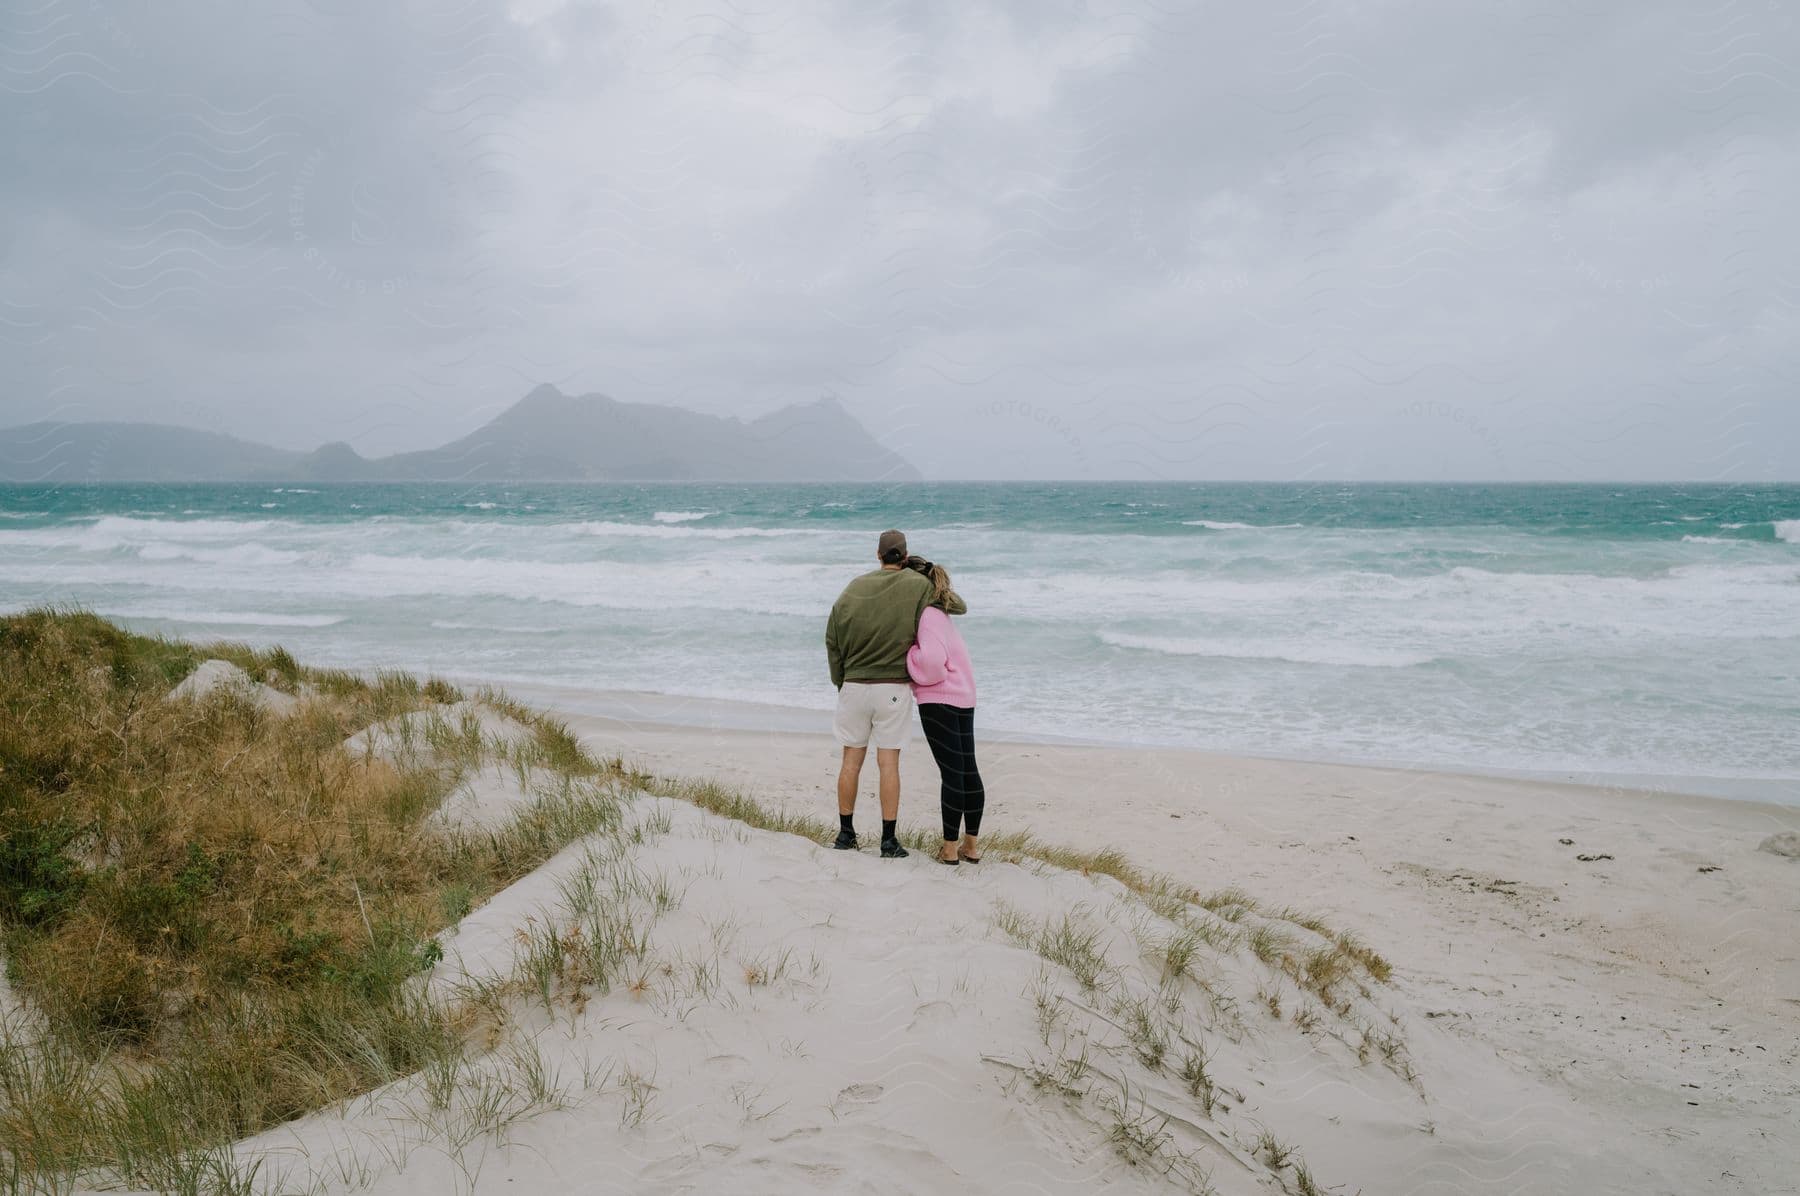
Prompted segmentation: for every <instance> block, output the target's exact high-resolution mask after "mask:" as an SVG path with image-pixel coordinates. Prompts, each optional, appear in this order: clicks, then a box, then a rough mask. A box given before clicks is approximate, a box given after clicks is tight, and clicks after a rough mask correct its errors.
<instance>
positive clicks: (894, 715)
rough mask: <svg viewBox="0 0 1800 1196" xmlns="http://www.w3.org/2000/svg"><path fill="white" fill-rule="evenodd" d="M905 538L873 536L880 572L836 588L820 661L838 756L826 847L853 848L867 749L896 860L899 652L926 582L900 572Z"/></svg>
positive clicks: (901, 710)
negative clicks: (827, 673)
mask: <svg viewBox="0 0 1800 1196" xmlns="http://www.w3.org/2000/svg"><path fill="white" fill-rule="evenodd" d="M906 555H907V554H906V536H905V535H904V534H903V533H901V532H897V531H885V532H882V533H881V539H880V540H879V541H878V542H877V544H876V549H875V556H876V559H877V560H878V561H880V563H881V568H879V569H876V570H875V571H874V572H872V573H865V574H863V575H862V576H861V577H858V578H856V579H855V580H854V581H852V582H851V583H850V584H849V585H847V586H845V587H844V592H843V593H842V594H841V595H839V596H838V600H837V602H836V603H835V604H833V606H832V608H831V617H830V618H829V619H827V620H826V621H825V658H826V661H827V663H828V664H829V665H830V666H831V683H832V684H833V685H835V686H837V690H838V701H837V714H836V716H835V718H834V720H833V725H834V729H835V730H836V731H837V737H838V742H839V743H840V744H842V745H843V748H844V758H843V762H842V763H841V764H840V765H839V767H838V837H837V842H836V843H835V844H833V846H835V847H837V848H838V849H839V850H841V851H850V850H854V849H855V847H856V829H855V827H854V825H853V822H852V819H853V816H854V815H855V813H856V787H857V783H858V781H859V780H860V779H861V777H862V766H863V760H864V759H866V758H867V756H868V754H869V744H870V742H871V741H873V742H874V744H875V767H876V769H877V770H878V771H879V773H880V776H881V855H882V858H883V859H903V858H905V856H906V848H904V847H902V846H900V841H899V839H898V838H896V837H895V834H894V823H895V820H896V819H898V818H899V816H900V749H901V748H902V747H903V746H905V744H906V741H907V739H908V738H909V737H910V735H911V733H912V710H913V696H912V684H911V682H912V678H911V677H910V676H909V675H908V674H907V671H906V653H907V651H908V650H909V649H910V648H911V647H912V646H913V641H914V639H915V638H916V637H917V635H918V631H919V615H920V614H922V613H923V612H924V610H925V606H926V604H927V603H929V602H930V601H931V594H932V589H931V582H930V581H929V580H927V579H926V578H925V577H924V576H923V575H922V574H920V573H916V572H914V571H913V570H911V569H908V568H906V567H905V562H906Z"/></svg>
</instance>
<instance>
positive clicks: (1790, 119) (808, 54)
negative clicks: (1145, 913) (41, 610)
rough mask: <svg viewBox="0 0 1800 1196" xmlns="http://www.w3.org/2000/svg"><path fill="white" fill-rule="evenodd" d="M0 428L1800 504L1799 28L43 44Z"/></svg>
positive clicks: (231, 26) (1761, 19)
mask: <svg viewBox="0 0 1800 1196" xmlns="http://www.w3.org/2000/svg"><path fill="white" fill-rule="evenodd" d="M10 20H11V24H10V25H9V26H7V27H4V28H0V47H4V49H3V50H0V65H4V66H5V67H7V68H8V69H7V73H6V74H5V75H4V76H3V77H0V86H4V87H6V88H8V89H9V90H10V91H11V92H12V93H13V95H12V96H10V97H9V99H11V100H16V101H18V105H17V107H18V110H19V111H20V112H21V115H20V116H19V117H18V118H16V119H14V120H13V121H12V123H11V124H10V125H9V126H8V127H7V130H6V132H5V134H4V142H0V157H3V158H4V160H5V161H8V162H12V163H17V164H18V165H19V167H20V169H19V170H18V171H16V172H14V173H12V174H11V175H9V179H8V183H7V186H6V189H5V192H4V193H3V194H0V211H3V212H4V213H5V214H6V227H7V228H8V230H9V233H8V236H7V237H6V238H4V239H0V255H3V256H0V318H3V319H4V322H0V353H3V354H4V355H5V357H6V358H7V364H8V368H7V369H6V371H5V374H6V376H7V378H8V385H7V387H6V388H5V390H4V391H0V423H14V422H25V421H27V420H32V419H37V418H41V417H44V416H45V415H49V414H57V413H60V414H61V415H62V416H63V417H66V418H100V417H119V416H135V417H138V418H148V419H168V420H171V421H177V422H199V423H205V424H206V425H207V426H211V427H219V428H222V429H224V430H229V431H232V432H235V433H237V434H239V435H245V436H251V437H261V438H266V439H269V440H271V441H273V442H276V443H279V444H283V445H287V446H293V447H311V446H312V445H314V444H316V443H318V442H321V441H324V440H330V439H345V440H349V441H351V442H352V443H354V444H355V445H356V446H357V447H358V448H359V449H362V450H363V451H365V452H369V453H383V452H389V451H395V450H400V449H406V448H412V447H417V446H419V445H422V444H428V443H437V442H439V441H441V440H443V439H446V438H448V437H449V436H452V435H456V434H460V433H462V432H464V431H467V430H468V429H469V428H471V427H473V426H474V425H475V424H476V423H478V422H480V421H481V420H482V419H484V418H486V417H487V416H489V415H491V414H493V412H494V411H495V410H497V409H498V408H499V407H502V406H504V405H506V404H507V403H510V402H511V401H512V400H513V399H515V398H516V397H517V396H518V395H519V394H521V393H523V392H524V390H525V389H527V388H528V387H529V386H530V385H532V384H534V383H536V382H538V381H553V382H556V383H557V384H558V385H560V386H562V387H563V388H564V389H573V390H585V389H599V390H605V391H608V392H609V393H613V394H615V395H616V396H618V397H620V398H626V399H633V400H644V401H654V402H670V403H680V404H683V405H687V406H692V407H696V408H698V409H701V410H706V411H711V412H715V413H733V414H741V415H745V416H751V415H755V414H759V413H761V412H763V411H765V410H768V409H770V408H772V407H774V406H777V405H779V404H781V403H784V402H791V401H796V400H808V399H811V398H815V397H817V396H818V395H820V394H824V393H833V394H837V395H839V396H840V397H841V398H843V399H844V401H845V402H846V404H847V405H849V406H850V407H851V408H852V410H854V411H855V412H856V413H857V414H858V415H859V416H860V417H861V418H863V419H864V420H865V422H866V423H868V424H869V425H870V426H871V428H872V429H874V430H876V431H877V432H878V434H880V435H881V436H882V437H883V438H884V439H885V440H886V441H887V442H888V443H889V444H890V445H891V446H892V447H895V448H897V449H899V450H900V451H901V452H903V453H905V454H907V455H908V456H909V457H911V458H912V459H914V460H915V461H916V462H917V463H918V464H919V465H920V466H921V467H922V468H923V469H924V470H925V471H926V472H927V474H928V475H938V476H989V475H993V474H995V473H996V472H1002V473H1005V474H1009V475H1021V476H1022V475H1033V476H1046V475H1064V476H1092V477H1146V478H1159V477H1201V476H1240V477H1241V476H1253V477H1284V476H1292V477H1352V478H1353V477H1436V476H1468V477H1495V478H1507V477H1553V478H1569V477H1597V476H1605V477H1649V476H1680V477H1717V478H1731V477H1772V476H1786V477H1793V476H1796V475H1800V455H1797V454H1800V450H1797V449H1796V448H1795V447H1794V446H1795V444H1796V443H1800V437H1795V436H1794V435H1793V434H1792V433H1793V432H1794V430H1795V416H1794V414H1793V409H1794V406H1795V405H1794V404H1793V403H1792V402H1791V399H1789V397H1788V396H1789V395H1791V393H1792V386H1793V379H1794V377H1795V366H1796V362H1795V360H1794V357H1795V350H1794V344H1795V338H1794V337H1793V336H1791V335H1785V334H1784V333H1791V332H1792V330H1793V327H1794V317H1793V311H1794V302H1795V299H1796V290H1797V288H1800V251H1797V246H1800V240H1797V238H1796V237H1795V235H1794V234H1793V233H1792V232H1791V231H1790V230H1789V229H1788V228H1787V227H1785V220H1784V217H1783V213H1784V212H1785V211H1786V210H1787V209H1789V208H1792V207H1794V206H1795V200H1796V199H1800V170H1797V169H1796V158H1795V146H1794V134H1795V129H1796V122H1795V113H1796V108H1797V106H1800V98H1797V89H1800V76H1796V74H1795V72H1794V69H1793V64H1794V63H1796V62H1800V58H1796V55H1795V53H1794V49H1795V43H1796V27H1795V21H1794V19H1793V17H1792V15H1791V14H1787V13H1784V12H1782V11H1780V10H1779V9H1770V8H1764V7H1757V8H1741V9H1740V8H1728V9H1698V8H1692V7H1689V6H1684V5H1676V4H1660V5H1635V4H1626V3H1624V2H1623V0H1619V2H1617V3H1611V4H1602V5H1596V6H1591V7H1589V8H1585V9H1580V10H1577V9H1572V8H1570V7H1568V6H1563V5H1551V4H1543V5H1531V4H1517V5H1507V6H1500V7H1494V8H1488V7H1485V6H1478V10H1476V9H1464V8H1462V7H1461V6H1444V5H1435V4H1427V3H1423V2H1417V3H1392V4H1390V3H1380V4H1376V3H1344V4H1326V3H1315V4H1310V5H1303V6H1301V7H1300V8H1297V9H1291V10H1277V9H1274V8H1270V7H1268V6H1240V7H1236V8H1229V9H1215V8H1211V7H1204V6H1194V7H1189V8H1178V7H1175V6H1170V5H1164V4H1149V3H1143V4H1136V5H1132V4H1103V3H1099V2H1097V0H1096V2H1093V3H1076V4H1067V5H1061V4H1027V3H1016V4H1012V5H995V6H979V7H966V6H965V7H960V8H957V7H943V6H937V7H931V6H923V5H910V4H901V5H892V6H884V7H881V8H877V9H871V8H868V7H866V6H858V5H849V4H844V5H836V6H826V7H825V8H823V9H818V8H813V7H809V6H802V5H798V4H795V5H780V6H777V7H774V8H768V9H761V10H757V11H748V10H742V9H739V8H735V7H727V6H716V5H683V4H673V3H665V2H663V0H652V2H650V3H644V4H631V5H616V6H615V5H604V4H594V3H580V2H574V0H569V2H559V0H532V2H531V3H525V2H523V0H521V2H520V3H518V4H514V5H510V6H509V5H505V4H500V3H497V2H494V0H472V2H470V3H465V4H457V5H442V6H431V7H422V6H409V7H405V8H401V7H389V6H373V7H366V6H361V5H356V6H352V5H348V4H344V3H336V2H335V0H334V2H332V3H326V2H325V0H315V2H314V3H310V4H303V3H297V2H290V3H288V4H286V5H285V6H276V7H274V8H264V7H255V8H248V9H242V10H239V9H226V8H223V7H221V6H218V5H212V4H200V3H197V2H190V3H180V4H169V5H158V6H156V7H154V8H152V7H150V6H148V5H135V6H121V7H116V8H106V9H102V8H101V7H100V6H92V5H87V4H82V3H77V2H76V0H52V3H50V4H49V5H48V6H46V7H44V8H43V9H41V10H40V11H38V12H36V13H29V14H20V15H15V16H14V17H12V18H10Z"/></svg>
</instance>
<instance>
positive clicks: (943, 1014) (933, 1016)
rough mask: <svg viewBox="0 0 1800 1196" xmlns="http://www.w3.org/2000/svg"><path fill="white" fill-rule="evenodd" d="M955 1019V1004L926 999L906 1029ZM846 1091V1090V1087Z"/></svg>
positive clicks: (937, 1024) (914, 1013)
mask: <svg viewBox="0 0 1800 1196" xmlns="http://www.w3.org/2000/svg"><path fill="white" fill-rule="evenodd" d="M954 1020H956V1006H954V1005H952V1004H951V1003H950V1002H948V1001H927V1002H925V1003H924V1004H923V1005H921V1006H919V1007H918V1008H917V1009H915V1010H913V1020H912V1024H911V1025H909V1026H907V1029H908V1030H916V1029H918V1028H919V1027H920V1026H934V1025H936V1026H941V1025H943V1024H945V1023H946V1022H951V1021H954ZM846 1091H848V1090H847V1089H846Z"/></svg>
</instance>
